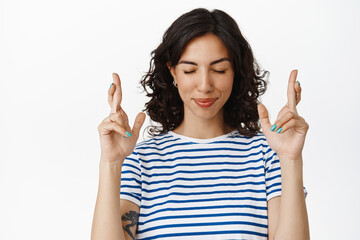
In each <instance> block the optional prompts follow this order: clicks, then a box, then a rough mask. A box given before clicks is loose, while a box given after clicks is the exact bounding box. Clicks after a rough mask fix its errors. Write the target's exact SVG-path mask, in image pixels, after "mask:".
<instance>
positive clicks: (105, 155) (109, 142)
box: [98, 73, 146, 162]
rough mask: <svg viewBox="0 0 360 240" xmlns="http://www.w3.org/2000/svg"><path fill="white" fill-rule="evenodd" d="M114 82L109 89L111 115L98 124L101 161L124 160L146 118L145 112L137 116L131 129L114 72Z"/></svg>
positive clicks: (117, 76)
mask: <svg viewBox="0 0 360 240" xmlns="http://www.w3.org/2000/svg"><path fill="white" fill-rule="evenodd" d="M113 82H114V84H113V85H112V86H111V88H110V89H109V90H108V95H109V96H108V102H109V105H110V107H111V112H110V115H109V116H108V117H107V118H105V119H104V120H103V121H102V122H101V124H100V125H99V126H98V130H99V135H100V145H101V161H106V162H113V161H117V160H121V161H123V160H124V159H125V158H126V157H127V156H129V155H130V154H131V153H132V152H133V151H134V148H135V145H136V142H137V139H138V138H139V132H140V129H141V127H142V125H143V123H144V120H145V116H146V115H145V113H142V112H141V113H139V114H138V115H137V116H136V119H135V122H134V126H133V128H132V129H131V128H130V126H129V122H128V116H127V114H126V113H125V111H124V110H123V109H122V108H121V100H122V92H121V82H120V78H119V75H118V74H116V73H113Z"/></svg>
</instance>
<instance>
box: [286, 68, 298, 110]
mask: <svg viewBox="0 0 360 240" xmlns="http://www.w3.org/2000/svg"><path fill="white" fill-rule="evenodd" d="M297 73H298V70H292V71H291V73H290V77H289V82H288V88H287V98H288V106H289V108H290V110H292V111H294V112H295V111H296V92H295V89H294V83H295V81H296V77H297Z"/></svg>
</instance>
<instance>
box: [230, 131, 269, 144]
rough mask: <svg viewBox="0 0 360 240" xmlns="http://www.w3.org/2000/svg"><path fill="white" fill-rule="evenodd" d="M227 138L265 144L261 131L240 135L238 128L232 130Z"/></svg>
mask: <svg viewBox="0 0 360 240" xmlns="http://www.w3.org/2000/svg"><path fill="white" fill-rule="evenodd" d="M227 138H228V139H233V140H235V141H239V142H243V143H247V144H251V143H256V144H258V143H261V144H265V145H266V144H267V142H266V138H265V135H264V134H263V133H262V132H259V133H257V134H256V135H254V136H251V137H249V136H245V135H242V134H241V133H240V132H239V131H238V130H234V131H233V132H232V133H231V134H229V136H228V137H227Z"/></svg>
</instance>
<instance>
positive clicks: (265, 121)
mask: <svg viewBox="0 0 360 240" xmlns="http://www.w3.org/2000/svg"><path fill="white" fill-rule="evenodd" d="M258 114H259V119H260V123H261V126H262V128H263V130H264V129H265V128H270V127H271V126H270V125H271V124H270V121H269V114H268V111H267V109H266V107H265V105H264V104H262V103H259V104H258Z"/></svg>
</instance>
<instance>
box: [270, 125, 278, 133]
mask: <svg viewBox="0 0 360 240" xmlns="http://www.w3.org/2000/svg"><path fill="white" fill-rule="evenodd" d="M276 127H277V126H276V124H274V125H272V127H271V128H270V131H272V132H273V131H274V130H275V129H276Z"/></svg>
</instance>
